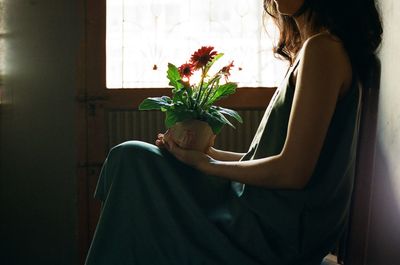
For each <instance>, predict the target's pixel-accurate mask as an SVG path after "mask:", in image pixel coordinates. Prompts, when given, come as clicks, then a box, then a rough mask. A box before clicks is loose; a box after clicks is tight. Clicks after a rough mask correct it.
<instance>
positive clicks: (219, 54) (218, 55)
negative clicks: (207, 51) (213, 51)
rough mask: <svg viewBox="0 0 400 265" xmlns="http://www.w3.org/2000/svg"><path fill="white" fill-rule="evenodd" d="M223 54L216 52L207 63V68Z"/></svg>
mask: <svg viewBox="0 0 400 265" xmlns="http://www.w3.org/2000/svg"><path fill="white" fill-rule="evenodd" d="M222 56H224V54H223V53H222V52H221V53H218V54H217V55H215V56H214V58H213V59H212V60H211V61H210V62H209V63H208V64H207V68H210V67H211V66H212V65H213V64H214V63H215V62H216V61H218V60H219V59H220V58H221V57H222Z"/></svg>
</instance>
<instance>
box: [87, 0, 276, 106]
mask: <svg viewBox="0 0 400 265" xmlns="http://www.w3.org/2000/svg"><path fill="white" fill-rule="evenodd" d="M86 12H87V18H86V24H87V25H86V30H87V31H86V43H85V46H86V69H87V72H86V73H87V76H86V82H85V83H86V93H85V94H87V95H89V97H91V98H98V99H101V100H107V101H108V102H109V106H110V107H116V108H120V109H137V108H138V106H139V104H140V102H141V101H142V100H143V99H145V98H146V97H156V96H162V95H171V88H168V87H164V88H113V89H108V88H107V87H106V0H98V1H94V0H87V7H86ZM275 90H276V87H239V88H238V89H237V92H236V93H235V94H234V95H232V96H230V97H228V98H226V99H223V100H221V101H220V104H219V105H221V106H224V107H229V108H234V109H262V108H266V106H267V105H268V102H269V100H270V99H271V97H272V95H273V93H274V92H275Z"/></svg>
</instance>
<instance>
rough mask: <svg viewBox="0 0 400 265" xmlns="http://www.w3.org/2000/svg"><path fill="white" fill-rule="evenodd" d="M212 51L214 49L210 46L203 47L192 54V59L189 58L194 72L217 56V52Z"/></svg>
mask: <svg viewBox="0 0 400 265" xmlns="http://www.w3.org/2000/svg"><path fill="white" fill-rule="evenodd" d="M213 50H214V47H212V46H208V47H207V46H203V47H201V48H200V49H198V50H197V51H196V52H194V53H193V55H192V57H191V58H190V62H191V63H192V64H193V67H194V69H195V70H197V69H200V68H202V67H204V66H206V65H207V63H208V62H210V61H211V60H212V59H214V56H215V55H217V52H216V51H213Z"/></svg>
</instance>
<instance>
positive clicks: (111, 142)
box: [106, 110, 264, 152]
mask: <svg viewBox="0 0 400 265" xmlns="http://www.w3.org/2000/svg"><path fill="white" fill-rule="evenodd" d="M238 112H239V114H240V116H241V117H242V118H243V124H240V123H234V125H235V126H236V129H233V128H231V127H230V126H225V127H224V128H223V129H222V131H221V133H220V134H219V135H218V136H217V138H216V141H215V145H214V146H215V147H216V148H218V149H222V150H229V151H235V152H246V151H247V150H248V148H249V146H250V143H251V140H252V139H253V136H254V134H255V132H256V130H257V127H258V124H259V122H260V120H261V118H262V116H263V114H264V110H240V111H238ZM106 117H107V127H108V147H109V148H111V147H113V146H115V145H117V144H119V143H121V142H124V141H127V140H141V141H145V142H149V143H154V141H155V139H156V137H157V134H158V133H159V132H164V131H165V126H164V119H165V114H164V113H162V112H160V111H138V110H126V111H123V110H112V111H108V113H107V116H106Z"/></svg>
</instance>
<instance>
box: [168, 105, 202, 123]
mask: <svg viewBox="0 0 400 265" xmlns="http://www.w3.org/2000/svg"><path fill="white" fill-rule="evenodd" d="M195 118H196V113H195V112H194V111H193V110H187V109H186V108H185V107H184V106H181V107H178V108H175V109H170V110H167V116H166V118H165V126H166V127H167V128H170V127H172V126H173V125H174V124H175V123H177V122H181V121H184V120H189V119H195Z"/></svg>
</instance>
